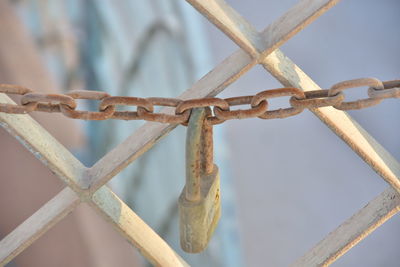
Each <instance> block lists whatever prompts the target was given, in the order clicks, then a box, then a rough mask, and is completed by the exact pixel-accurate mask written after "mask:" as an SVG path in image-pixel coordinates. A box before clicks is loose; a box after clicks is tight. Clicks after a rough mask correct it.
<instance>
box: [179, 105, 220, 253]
mask: <svg viewBox="0 0 400 267" xmlns="http://www.w3.org/2000/svg"><path fill="white" fill-rule="evenodd" d="M209 113H210V109H209V108H194V109H193V110H192V114H191V116H190V120H189V125H188V129H187V134H186V184H185V187H184V188H183V191H182V193H181V195H180V197H179V219H180V226H179V228H180V241H181V247H182V249H183V250H184V251H186V252H189V253H199V252H201V251H203V250H204V249H205V248H206V247H207V244H208V242H209V241H210V239H211V236H212V234H213V233H214V230H215V228H216V227H217V224H218V221H219V219H220V217H221V200H220V178H219V171H218V167H217V166H216V165H215V164H214V162H213V139H212V125H211V124H209V123H208V122H207V121H206V117H207V115H208V114H209Z"/></svg>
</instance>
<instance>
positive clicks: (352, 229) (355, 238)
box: [291, 187, 400, 267]
mask: <svg viewBox="0 0 400 267" xmlns="http://www.w3.org/2000/svg"><path fill="white" fill-rule="evenodd" d="M399 211H400V195H399V193H397V191H395V190H394V189H393V188H392V187H388V188H387V189H386V190H385V191H383V192H382V193H381V194H380V195H379V196H378V197H376V198H375V199H373V200H372V201H371V202H369V203H368V205H366V206H365V207H364V208H362V209H361V210H359V211H358V212H357V213H355V214H354V215H353V216H352V217H350V218H349V219H347V220H346V221H345V222H344V223H342V224H341V225H340V226H339V227H338V228H336V229H335V230H334V231H333V232H331V233H330V234H329V235H328V236H326V237H325V238H324V239H323V240H322V241H320V242H319V243H318V244H317V245H316V246H315V247H314V248H312V249H311V250H310V251H309V252H307V253H306V254H305V255H304V256H303V257H301V258H300V259H298V260H297V261H296V262H295V263H293V264H292V265H291V266H292V267H303V266H304V267H306V266H307V267H309V266H310V267H313V266H328V265H330V264H332V263H333V262H334V261H335V260H337V259H338V258H339V257H340V256H342V255H344V254H345V253H346V252H347V251H349V250H350V249H351V248H352V247H354V246H355V245H356V244H357V243H358V242H360V241H361V240H363V239H364V238H365V237H367V236H368V235H369V234H370V233H372V232H373V231H374V230H375V229H376V228H378V227H379V226H381V225H382V224H383V223H384V222H386V221H387V220H389V219H390V218H391V217H392V216H393V215H395V214H396V213H397V212H399Z"/></svg>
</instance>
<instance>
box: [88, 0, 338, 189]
mask: <svg viewBox="0 0 400 267" xmlns="http://www.w3.org/2000/svg"><path fill="white" fill-rule="evenodd" d="M312 2H313V1H310V0H303V1H301V2H300V3H299V4H297V5H296V6H294V7H293V8H291V9H290V10H289V11H288V12H287V13H285V14H284V15H283V16H282V17H281V18H279V19H278V20H277V21H276V22H275V23H273V24H271V25H270V26H269V27H267V28H266V29H265V30H264V32H265V33H267V32H269V33H274V34H271V35H270V36H267V37H265V39H266V41H265V42H266V44H267V46H266V48H265V51H263V52H262V55H263V56H265V55H267V54H268V53H271V52H272V51H273V49H275V48H276V47H277V46H278V45H282V44H283V43H284V41H286V40H288V39H289V38H290V37H291V36H293V35H294V34H295V33H297V32H299V31H300V30H301V29H302V28H304V27H305V26H306V25H308V24H309V23H311V22H312V21H313V20H315V19H317V18H318V17H319V16H320V15H322V14H323V13H324V12H326V11H327V10H328V9H329V8H330V7H332V6H333V5H334V4H335V3H336V2H337V1H334V0H331V1H328V0H324V1H321V0H318V1H314V2H315V3H312ZM231 17H232V16H231ZM280 28H283V29H285V30H284V31H280V30H279V29H280ZM232 32H234V31H233V30H232ZM250 43H251V42H250ZM259 60H261V58H259V59H254V58H252V57H251V56H249V55H247V53H246V52H245V51H243V50H239V51H237V52H235V53H234V54H232V55H231V56H229V57H228V58H227V59H225V60H224V61H223V62H222V63H220V64H219V65H218V66H217V67H216V68H214V69H213V70H212V71H211V72H209V73H208V74H207V75H205V76H204V77H203V78H202V79H200V80H199V81H198V82H196V83H195V84H194V85H193V86H192V87H191V88H190V89H188V90H187V91H186V92H185V93H183V94H182V95H181V96H180V98H182V99H188V98H198V97H206V96H214V95H216V94H218V93H219V92H221V91H222V90H223V89H225V88H226V87H227V86H228V85H230V84H231V83H233V82H234V81H236V80H237V79H238V78H239V77H240V76H241V75H243V74H244V73H245V72H247V71H248V70H249V69H250V68H251V67H252V66H254V65H255V64H256V63H257V61H259ZM167 110H168V109H166V110H165V111H166V112H167ZM169 111H171V109H169ZM163 112H164V111H163ZM174 127H176V125H160V124H157V123H146V124H145V125H144V126H142V127H141V128H139V129H138V130H137V131H136V132H134V133H133V134H132V135H131V136H129V137H128V138H127V139H126V140H125V141H124V142H123V143H121V144H120V145H118V146H117V147H116V148H114V149H113V150H111V151H110V152H109V153H108V154H106V155H105V156H104V157H103V158H101V159H100V160H99V161H98V162H97V163H96V164H95V165H93V166H92V168H90V169H89V170H87V175H86V177H87V178H88V179H89V180H88V181H85V183H87V184H86V185H85V186H88V187H90V191H91V192H94V191H96V190H98V189H99V188H100V187H101V186H103V185H104V184H105V183H106V182H107V181H108V180H110V179H111V178H112V177H114V176H115V175H116V174H117V173H118V172H120V171H121V170H122V169H123V168H124V167H126V166H127V165H128V164H129V163H130V162H132V161H133V160H135V159H136V158H138V157H139V156H140V155H142V154H143V153H144V152H146V151H147V150H149V149H150V148H151V147H152V146H153V145H154V144H155V143H156V142H157V141H158V140H159V139H160V138H162V137H163V136H165V135H166V134H167V133H169V132H170V131H171V130H172V129H173V128H174Z"/></svg>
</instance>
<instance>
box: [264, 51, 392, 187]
mask: <svg viewBox="0 0 400 267" xmlns="http://www.w3.org/2000/svg"><path fill="white" fill-rule="evenodd" d="M262 65H263V66H264V68H265V69H267V70H268V71H269V72H270V73H271V74H272V75H273V76H274V77H275V78H277V79H278V80H279V81H280V82H281V83H282V84H283V85H284V86H293V87H298V88H301V89H303V90H305V91H311V90H320V89H321V88H320V87H319V86H318V85H317V84H316V83H315V82H314V81H313V80H312V79H311V78H310V77H309V76H307V74H305V73H304V72H303V71H302V70H301V69H300V68H299V67H298V66H296V65H295V64H294V63H293V62H292V61H291V60H290V59H289V58H288V57H286V56H285V55H284V54H283V53H282V52H281V51H280V50H279V49H277V50H276V51H275V52H273V53H272V54H271V55H269V56H268V57H266V58H265V59H263V61H262ZM311 111H312V112H313V113H314V114H315V115H317V116H318V117H319V118H320V119H321V121H322V122H324V123H325V124H326V125H327V126H328V127H329V128H330V129H331V130H332V131H333V132H334V133H335V134H336V135H338V136H339V137H340V138H342V139H343V141H345V142H346V143H347V145H349V146H350V148H351V149H353V150H354V151H355V152H356V153H357V154H358V155H359V156H360V157H361V158H362V159H363V160H364V161H365V162H366V163H367V164H368V165H370V166H371V167H372V168H373V169H374V170H375V171H376V172H377V173H378V174H379V175H380V176H381V177H382V178H383V179H385V181H386V182H388V183H389V184H390V185H391V186H392V187H393V188H395V189H396V190H397V191H398V192H400V181H399V178H398V177H400V164H399V162H397V161H396V159H395V158H394V157H393V156H392V155H390V153H389V152H388V151H386V150H385V148H383V147H382V146H381V145H380V144H379V143H378V142H377V141H376V140H375V139H374V138H373V137H372V136H371V135H369V134H368V132H367V131H365V130H364V129H363V128H362V127H361V126H360V125H359V124H358V123H357V122H356V121H354V120H353V119H352V118H351V116H350V115H348V114H347V113H346V112H344V111H340V110H337V109H335V108H333V107H324V108H319V109H314V110H311Z"/></svg>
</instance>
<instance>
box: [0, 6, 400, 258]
mask: <svg viewBox="0 0 400 267" xmlns="http://www.w3.org/2000/svg"><path fill="white" fill-rule="evenodd" d="M5 2H8V3H10V4H11V3H12V5H11V6H10V8H12V10H11V9H10V11H12V12H17V14H18V19H20V20H22V21H23V25H24V27H26V31H27V32H28V33H29V35H30V36H31V38H32V40H31V41H32V43H33V44H34V45H35V47H36V49H37V53H38V54H39V55H40V57H41V60H42V63H43V66H44V68H45V69H46V71H47V74H46V75H48V76H50V77H51V79H52V80H53V82H54V88H55V87H57V88H60V89H59V90H60V91H64V92H65V91H68V90H71V89H92V90H104V91H106V92H108V93H110V94H112V95H130V96H140V97H149V96H168V97H174V96H177V95H179V94H180V93H181V92H183V91H184V90H185V89H187V88H189V87H190V86H191V84H193V83H194V82H195V81H196V80H198V79H199V78H201V77H202V76H203V75H204V74H205V73H206V72H208V71H209V70H211V68H212V67H213V66H216V65H217V64H218V63H219V62H221V61H222V60H223V59H224V58H226V57H227V56H229V55H230V54H231V53H232V52H233V51H235V50H236V49H237V46H236V45H235V44H234V43H233V42H232V41H231V40H229V39H228V38H227V37H226V36H225V35H224V34H222V33H221V32H220V31H219V30H218V29H216V28H215V27H214V26H213V25H211V24H210V23H209V22H208V21H207V20H205V19H204V18H203V17H202V16H201V15H199V14H198V13H197V12H196V11H195V10H194V9H193V8H192V7H191V6H190V5H188V4H187V3H186V2H184V1H179V0H169V1H164V0H152V1H133V0H123V1H122V0H121V1H118V4H115V3H116V2H113V1H106V0H104V1H93V0H85V1H77V0H74V1H61V0H59V1H39V0H37V1H35V0H20V1H5ZM227 2H228V3H229V4H231V5H232V6H233V7H234V8H236V9H237V10H238V12H239V13H241V14H242V15H243V16H244V17H246V18H247V19H248V20H249V21H250V22H251V23H253V24H254V25H255V26H256V28H257V29H258V30H262V29H263V28H264V27H266V26H267V25H268V24H269V23H271V22H273V21H274V20H275V19H277V18H278V17H279V16H280V15H282V14H283V13H284V12H285V11H287V9H289V8H290V7H291V6H293V5H294V4H295V3H296V2H297V1H294V0H281V1H256V0H249V1H239V0H229V1H227ZM399 11H400V3H399V2H398V1H396V0H383V1H373V0H364V1H362V0H347V1H341V2H339V4H338V5H337V6H336V7H334V8H332V9H331V10H330V11H328V12H327V13H326V14H324V15H323V16H322V17H320V18H318V19H317V20H316V21H315V22H313V23H312V24H311V25H310V26H308V27H307V28H306V29H304V30H302V31H301V32H300V33H299V34H297V35H295V36H294V37H293V38H292V39H291V40H289V41H288V43H287V44H285V45H284V46H283V47H282V51H283V52H284V53H286V54H287V55H288V56H289V57H290V58H291V59H292V60H293V61H294V62H295V63H296V64H298V65H299V66H300V67H301V68H302V69H303V70H304V71H305V72H306V73H307V74H308V75H310V76H311V78H312V79H314V80H315V81H316V82H317V83H318V84H319V85H320V86H321V87H322V88H328V87H330V86H331V85H333V84H334V83H336V82H339V81H343V80H347V79H354V78H361V77H376V78H378V79H381V80H391V79H399V76H400V75H399V69H400V61H399V52H398V47H399V44H400V36H399V34H398V25H400V24H399V22H400V17H399V16H398V14H399ZM3 19H4V18H3ZM5 31H6V29H5ZM9 52H10V51H9ZM13 53H16V51H15V50H14V51H13ZM3 55H4V53H3ZM3 61H4V56H3ZM0 62H1V58H0ZM5 68H6V69H7V65H6V67H5ZM8 68H10V66H9V67H8ZM26 73H27V74H25V75H29V73H30V71H29V70H27V71H26ZM34 79H35V78H34V77H33V78H31V80H34ZM38 79H41V78H39V77H38ZM24 81H26V80H23V79H22V78H21V79H15V80H13V81H12V82H15V83H19V84H21V83H22V84H21V85H25V86H31V87H32V89H34V90H39V88H38V87H40V85H39V84H33V83H29V82H26V83H27V84H25V83H24ZM7 82H9V81H7ZM47 87H49V90H52V89H51V88H50V87H52V86H50V85H47ZM278 87H280V84H279V83H278V82H277V81H276V80H275V79H274V78H273V77H272V76H271V75H270V74H268V73H267V72H266V71H265V70H264V69H263V68H262V67H260V66H256V67H254V68H253V69H252V70H251V71H249V72H248V73H247V74H245V75H244V76H243V77H241V78H240V79H239V80H238V81H237V82H235V83H234V84H232V85H231V86H230V87H229V88H227V89H226V90H225V91H224V92H223V93H222V94H221V95H220V96H221V97H229V96H237V95H248V94H254V93H257V92H259V91H262V90H266V89H272V88H278ZM360 91H362V90H360ZM349 95H350V97H354V98H356V97H361V96H363V95H362V94H361V93H360V94H358V93H357V92H354V93H353V92H350V94H349ZM285 101H287V99H282V100H281V99H279V100H278V99H276V100H272V101H271V104H272V107H274V106H275V105H276V106H278V105H281V104H284V103H285ZM88 105H90V104H88ZM399 109H400V106H399V104H398V101H396V100H386V101H384V102H383V103H381V104H380V105H378V106H376V107H372V108H369V109H365V110H362V111H352V112H350V114H351V115H352V116H353V117H354V118H355V119H356V120H357V121H358V122H359V123H360V124H361V125H362V126H363V127H364V128H365V129H366V130H368V131H369V132H370V133H371V134H372V135H373V136H374V137H375V138H376V139H377V140H378V141H379V142H381V143H382V144H383V146H384V147H385V148H386V149H387V150H388V151H390V152H391V153H392V154H393V155H394V156H395V157H396V158H398V159H399V158H400V157H399V155H400V152H399V144H400V141H399V139H398V132H399V130H400V129H399V128H400V127H399V123H398V122H397V120H396V119H397V116H396V114H398V112H399ZM51 116H54V115H51ZM76 123H77V129H81V130H82V135H83V136H84V137H80V138H77V139H78V140H80V141H75V142H76V143H75V145H74V143H72V144H71V143H68V142H67V141H65V142H66V145H67V146H69V147H74V151H75V154H76V155H78V156H79V157H80V159H81V160H83V161H84V162H86V164H87V165H91V164H93V162H95V161H96V160H98V159H99V158H100V157H101V156H102V155H104V153H106V152H107V151H109V150H110V149H111V148H112V147H114V146H115V145H116V144H118V143H120V142H121V141H122V140H123V139H124V138H126V137H127V136H128V135H129V134H130V133H132V131H134V130H135V129H136V128H137V127H139V126H140V125H141V124H142V122H133V123H132V122H115V121H107V122H76ZM48 124H49V125H54V123H52V122H48ZM53 127H54V126H53ZM55 128H56V129H57V127H55ZM77 131H78V130H77ZM215 131H216V136H215V156H216V161H217V164H218V165H219V166H220V169H221V179H222V201H223V216H222V218H221V221H220V225H219V227H218V230H217V233H216V236H215V237H214V238H213V240H212V242H211V244H210V248H209V249H207V251H206V252H205V253H203V254H202V255H189V254H185V253H183V252H182V251H181V250H180V249H179V243H178V240H179V239H178V235H177V233H178V232H177V230H178V221H177V216H178V215H177V212H176V211H177V210H176V200H177V197H178V195H179V193H180V191H181V189H182V187H183V182H184V154H183V149H184V138H185V129H184V127H182V126H179V127H178V128H177V129H175V130H174V131H173V132H172V133H171V134H170V135H169V136H168V137H166V138H164V139H163V140H162V141H161V142H160V143H159V144H157V145H156V146H155V147H154V148H153V149H151V150H150V151H149V152H147V153H146V154H145V155H144V156H143V157H141V158H139V159H138V160H137V161H135V162H134V163H133V164H132V165H131V166H130V167H129V168H127V169H126V170H125V171H123V172H122V173H121V174H119V175H118V177H116V178H114V179H113V180H112V182H111V186H112V187H113V189H114V190H116V192H117V193H118V194H119V195H120V196H121V197H122V198H123V199H124V200H125V201H127V202H128V204H129V205H130V206H131V207H132V208H133V209H134V210H135V211H136V212H137V213H138V214H139V215H140V216H141V217H143V218H144V220H145V221H146V222H147V223H149V224H150V225H151V226H152V227H154V228H155V230H156V231H157V232H158V233H159V234H160V235H161V236H163V237H164V238H166V239H167V241H168V243H169V244H171V245H172V246H173V247H174V248H175V249H177V250H178V251H179V253H180V255H182V257H183V258H185V259H186V260H187V261H188V262H190V263H191V264H193V266H288V265H289V264H290V263H292V262H294V261H295V260H296V259H297V258H298V257H300V256H302V255H303V254H304V253H305V252H306V251H308V250H309V249H310V248H311V247H312V246H314V245H315V244H316V243H317V242H318V241H320V240H321V239H322V238H323V237H324V236H326V235H327V234H328V233H329V232H330V231H332V230H333V229H335V228H336V227H337V226H338V225H339V224H341V223H342V222H343V221H344V220H345V219H347V218H348V217H350V216H351V215H352V214H353V213H355V212H356V211H357V210H359V209H360V208H361V207H363V206H364V205H365V204H367V203H368V201H369V200H371V199H373V198H374V197H375V196H377V195H378V194H379V193H380V192H381V191H383V190H384V189H385V188H386V187H387V184H386V183H385V182H384V181H383V180H382V179H381V178H380V177H379V176H378V175H377V174H376V173H374V172H373V171H372V169H371V168H370V167H369V166H368V165H367V164H365V163H364V162H363V161H362V160H361V159H360V158H359V157H358V156H357V155H356V154H355V153H354V152H353V151H351V150H350V149H349V148H348V147H347V145H346V144H344V143H343V142H342V141H341V140H340V139H339V138H338V137H337V136H336V135H334V134H333V133H332V132H331V131H330V130H329V129H328V128H327V127H326V126H325V125H324V124H323V123H321V122H320V121H319V120H318V118H316V117H315V116H314V115H313V114H312V113H311V112H309V111H304V112H303V113H302V114H300V115H297V116H295V117H292V118H287V119H282V120H279V119H278V120H268V121H263V120H260V119H247V120H240V121H239V120H234V121H229V122H226V123H224V124H222V125H218V126H216V127H215ZM74 140H75V139H74ZM83 140H86V141H83ZM10 142H11V141H10ZM82 142H84V145H80V146H79V145H78V144H81V143H82ZM12 145H14V144H12ZM12 145H10V149H11V147H13V146H12ZM20 153H22V152H20ZM31 160H34V159H31ZM8 166H10V163H9V164H8ZM2 168H5V167H2ZM15 179H18V177H16V178H15ZM49 179H50V180H56V179H57V178H55V177H50V178H49ZM3 182H4V181H3ZM25 182H26V181H24V183H25ZM42 182H44V181H42ZM46 183H47V182H46ZM22 185H23V183H22V182H21V184H18V185H15V187H16V188H17V187H18V188H19V187H20V186H22ZM1 188H6V187H5V186H4V185H3V184H2V187H1ZM54 188H55V189H52V190H49V192H54V191H56V190H57V188H62V186H61V185H58V187H57V186H54ZM3 190H4V189H3ZM48 194H49V195H51V193H48ZM47 199H48V198H47ZM4 201H6V200H4ZM42 201H44V202H45V201H46V197H43V200H42ZM39 203H40V202H38V204H37V205H32V207H30V210H29V209H28V210H25V211H24V213H23V214H19V215H18V216H17V217H18V219H16V220H14V222H13V223H12V224H7V227H3V228H0V230H1V231H0V233H1V234H3V235H4V234H6V233H7V232H8V231H10V230H11V229H12V226H14V227H15V226H16V225H18V223H20V222H22V221H23V219H24V218H26V217H27V216H29V215H30V214H31V213H33V212H34V211H35V209H36V208H38V207H39V206H40V205H39ZM23 204H24V205H26V202H22V204H21V205H20V207H19V209H22V207H23V206H24V205H23ZM3 210H7V207H6V206H5V207H3ZM17 210H18V209H17ZM7 216H9V217H12V216H15V215H12V214H11V215H10V214H9V215H7ZM68 218H69V220H70V222H69V223H70V226H69V227H70V228H56V230H55V231H58V232H59V236H57V237H56V235H55V234H54V233H53V232H49V233H48V234H46V235H45V236H44V237H43V238H51V237H53V239H54V241H53V242H54V243H50V244H52V245H47V246H48V247H53V246H60V250H61V247H62V246H61V243H62V242H64V238H65V237H66V236H68V235H70V234H69V233H70V232H73V233H76V236H79V238H78V237H76V238H72V240H70V241H68V242H69V243H67V244H69V246H67V248H66V249H67V251H68V247H70V248H71V247H74V246H77V245H78V244H79V247H81V249H83V250H84V251H87V253H86V254H85V253H83V254H85V255H86V256H85V257H86V258H85V257H83V256H82V255H80V254H79V253H76V254H73V255H74V257H75V259H76V260H75V261H74V263H71V262H70V263H66V262H65V261H64V264H65V266H78V265H77V264H78V263H79V264H81V265H82V266H109V265H107V264H110V263H113V262H115V261H116V259H117V258H119V259H121V258H122V260H120V261H119V262H118V264H117V266H133V264H132V263H131V262H132V259H131V256H132V255H133V256H134V258H136V259H137V261H136V265H141V264H148V263H146V262H145V261H144V260H143V259H142V258H141V256H139V255H138V254H136V253H135V250H134V249H131V248H129V246H126V247H119V246H120V245H119V244H120V243H121V244H122V243H124V242H123V240H122V238H120V239H119V237H118V236H117V234H115V235H113V233H112V231H111V232H110V233H109V234H107V233H105V231H107V230H105V229H108V228H107V225H106V224H104V225H102V222H101V219H99V218H97V215H96V214H94V213H91V210H90V209H85V208H84V207H83V208H80V209H79V210H77V211H76V212H74V213H73V214H72V215H71V216H69V217H68ZM2 221H6V220H5V219H2ZM71 221H73V222H71ZM88 222H96V227H94V229H91V227H90V225H92V224H89V223H88ZM398 223H399V218H398V216H395V217H394V218H392V219H391V220H390V221H388V222H387V223H385V224H384V225H383V226H382V227H381V228H379V229H378V230H377V231H375V232H374V233H372V234H371V235H370V236H369V237H368V238H366V239H365V240H364V241H362V242H361V243H360V244H359V245H357V246H356V247H355V248H353V249H352V250H351V251H350V252H349V253H347V254H346V255H345V256H343V257H342V258H340V259H339V260H338V261H337V262H336V263H334V264H333V266H398V261H399V254H398V251H397V247H398V245H399V241H398V238H397V237H398V235H399V232H400V230H399V227H398ZM66 227H67V226H66ZM99 230H100V231H101V232H102V234H101V235H100V236H98V235H99ZM103 234H104V236H103ZM109 236H112V237H113V239H111V238H110V237H109ZM43 238H42V239H43ZM42 239H41V240H42ZM70 239H71V238H70ZM41 240H39V241H38V242H41ZM103 240H110V241H109V243H105V244H104V245H103V246H99V243H102V241H103ZM57 241H58V242H57ZM42 242H43V241H42ZM57 243H60V244H57ZM124 244H125V243H124ZM34 246H35V247H34V249H35V251H36V253H33V252H32V249H31V248H29V249H28V250H27V251H26V252H23V253H22V254H21V255H20V256H18V257H17V259H16V261H15V262H14V263H13V264H15V266H55V265H54V264H55V263H54V262H57V260H56V259H59V262H57V266H62V265H60V264H63V262H60V259H62V254H61V253H60V254H55V255H57V257H54V258H56V259H54V261H52V262H50V261H46V260H45V259H41V260H38V261H35V262H37V263H35V264H36V265H35V264H30V265H26V262H29V259H32V258H34V257H39V258H40V255H41V253H43V251H45V248H46V244H43V243H42V244H40V243H39V244H37V245H34ZM121 246H122V245H121ZM111 247H113V248H114V250H113V251H111V252H108V250H109V249H110V248H111ZM54 250H57V249H56V248H54ZM41 251H42V252H41ZM29 253H30V254H29ZM106 254H108V255H109V256H107V257H106V256H105V255H106ZM117 254H118V255H119V256H117ZM71 255H72V254H71ZM124 255H125V256H124ZM24 257H25V258H26V259H27V260H25V261H24V260H23V258H24ZM102 257H103V258H104V257H105V258H104V259H103V258H102ZM96 259H97V260H96ZM115 263H116V262H115ZM10 266H12V265H10Z"/></svg>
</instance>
